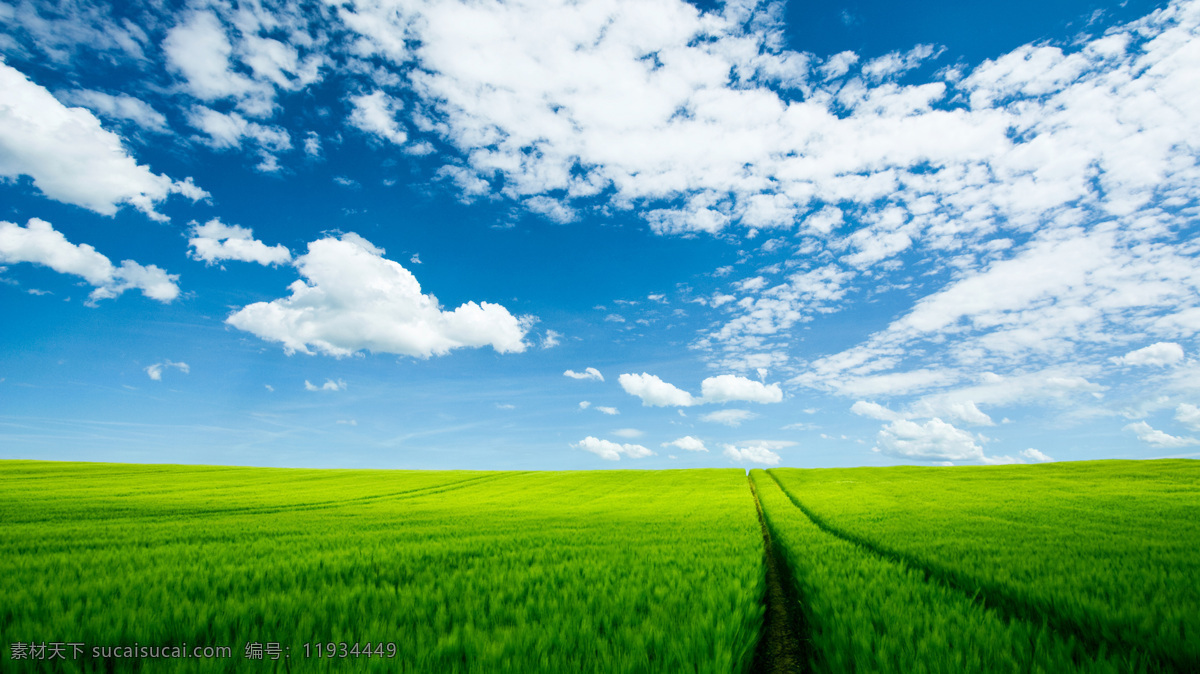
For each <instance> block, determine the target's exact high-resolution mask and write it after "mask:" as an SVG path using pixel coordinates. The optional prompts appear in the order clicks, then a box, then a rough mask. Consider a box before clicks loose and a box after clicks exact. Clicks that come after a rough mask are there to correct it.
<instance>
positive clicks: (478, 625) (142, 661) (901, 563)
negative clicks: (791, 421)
mask: <svg viewBox="0 0 1200 674" xmlns="http://www.w3.org/2000/svg"><path fill="white" fill-rule="evenodd" d="M752 485H753V489H752V488H751V486H752ZM756 494H757V499H758V502H759V503H760V504H761V511H762V513H763V516H764V519H765V522H766V524H767V530H768V531H769V532H770V535H771V536H770V540H771V541H772V545H771V547H770V548H769V549H768V552H773V553H774V554H778V555H780V557H781V558H782V559H783V560H785V561H786V563H785V564H783V565H782V567H783V569H784V573H785V581H786V583H787V584H790V585H791V586H792V587H793V588H794V589H795V591H796V592H795V595H796V597H797V601H796V602H795V603H794V605H789V606H788V608H789V610H790V611H791V615H792V618H790V619H793V620H795V621H796V624H797V625H798V626H799V632H798V633H799V634H800V638H799V639H798V641H799V643H798V648H799V652H800V653H801V658H800V659H801V661H802V662H801V665H802V666H803V667H802V670H803V671H818V672H845V671H857V672H922V671H929V672H960V671H987V672H1048V673H1050V672H1141V671H1146V672H1156V671H1164V672H1172V671H1180V672H1182V671H1197V663H1198V662H1200V660H1198V659H1197V653H1198V652H1200V651H1198V650H1197V645H1198V641H1200V636H1198V635H1200V631H1198V620H1200V594H1198V590H1197V588H1198V587H1200V561H1198V559H1200V555H1198V554H1197V553H1200V462H1194V461H1147V462H1088V463H1074V464H1054V465H1043V466H1008V467H979V468H885V469H874V468H858V469H839V470H798V469H774V470H771V471H758V470H756V471H752V474H751V475H750V477H749V480H748V479H747V475H746V473H745V472H744V471H742V470H736V469H728V470H687V471H605V472H600V471H597V472H561V473H555V472H531V473H513V472H467V471H445V472H438V471H424V472H423V471H366V470H295V469H268V468H219V467H200V466H153V465H122V464H81V463H52V462H28V461H0V531H2V533H3V536H2V537H0V642H2V645H3V648H4V650H5V653H4V654H3V656H2V657H0V670H2V671H54V672H59V671H68V672H70V671H97V672H99V671H155V672H158V671H184V672H199V671H228V672H234V671H263V672H267V671H279V672H284V671H287V672H292V671H298V672H302V671H406V672H467V671H471V672H749V671H772V670H771V668H770V666H769V663H767V664H766V665H764V662H763V661H762V660H761V656H760V657H759V660H758V661H756V655H755V653H756V646H757V645H758V642H759V639H760V635H762V634H764V633H766V632H768V631H769V629H768V626H765V625H764V622H763V615H764V608H763V604H764V601H775V602H782V601H783V600H782V599H781V598H779V597H774V598H772V597H771V596H769V595H768V596H764V595H765V588H766V587H767V585H768V584H767V583H766V582H765V581H766V579H765V573H766V571H765V568H766V567H765V565H764V538H763V529H762V524H761V523H760V519H759V515H758V508H757V507H756ZM31 644H32V645H33V648H34V649H37V648H40V647H41V645H42V644H46V648H47V649H49V650H42V651H31V650H29V649H30V645H31ZM54 644H62V646H61V647H59V648H60V649H61V652H62V654H63V655H65V659H57V660H50V659H47V658H46V654H47V653H48V652H50V651H52V650H53V649H54ZM70 644H82V646H81V647H79V648H78V649H76V648H73V647H71V646H70ZM184 644H186V645H187V648H188V652H189V654H190V653H191V650H192V649H194V648H196V647H202V648H217V647H224V648H228V649H229V651H228V652H227V653H224V654H220V657H218V656H217V655H218V654H216V653H214V654H213V655H214V657H182V658H163V657H159V658H151V657H147V651H145V650H143V651H141V652H140V653H138V652H137V651H133V652H128V651H127V652H126V653H127V654H131V655H133V656H134V657H115V655H116V654H117V653H120V651H118V652H117V653H114V652H113V651H111V650H106V651H100V652H99V655H98V656H97V654H96V653H95V652H94V651H93V649H97V648H107V649H111V648H113V647H121V648H128V647H133V648H139V649H145V648H150V647H153V648H154V649H156V651H155V652H159V651H157V649H160V648H164V647H166V648H175V647H182V646H183V645H184ZM330 644H333V646H332V647H331V646H330ZM343 644H344V647H343ZM331 648H332V653H331V652H330V649H331ZM343 648H344V650H343ZM73 651H75V652H73ZM168 652H169V651H168ZM35 653H38V654H40V655H41V657H34V654H35ZM202 655H203V654H202ZM22 656H24V657H22ZM260 657H261V660H260V659H259V658H260ZM275 658H278V659H275ZM755 668H757V669H755Z"/></svg>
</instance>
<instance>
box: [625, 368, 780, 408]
mask: <svg viewBox="0 0 1200 674" xmlns="http://www.w3.org/2000/svg"><path fill="white" fill-rule="evenodd" d="M617 381H619V382H620V384H621V388H623V389H625V392H626V393H629V394H630V395H635V396H637V397H639V398H641V399H642V405H644V406H647V407H690V406H692V405H703V404H708V403H722V402H732V401H738V402H752V403H777V402H779V401H781V400H783V390H782V389H780V388H779V384H771V385H769V386H768V385H765V384H763V383H762V382H757V381H754V380H753V379H747V378H746V377H741V376H738V375H732V374H723V375H719V376H716V377H709V378H707V379H705V380H704V381H702V382H700V391H701V396H700V397H698V398H697V397H695V396H693V395H692V394H691V393H688V392H687V391H684V390H683V389H680V388H678V387H676V386H674V385H673V384H669V383H667V382H665V381H663V380H662V379H660V378H658V377H657V376H655V375H652V374H648V373H645V372H643V373H642V374H623V375H621V376H620V377H618V379H617Z"/></svg>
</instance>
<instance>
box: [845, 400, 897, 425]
mask: <svg viewBox="0 0 1200 674" xmlns="http://www.w3.org/2000/svg"><path fill="white" fill-rule="evenodd" d="M850 411H851V412H853V413H855V414H857V415H858V416H860V417H870V418H872V419H878V420H880V421H896V420H897V419H903V418H904V415H903V414H900V413H899V412H893V411H892V410H889V409H888V408H886V407H884V406H883V405H880V404H879V403H870V402H867V401H865V400H859V401H858V402H856V403H854V404H853V405H851V406H850Z"/></svg>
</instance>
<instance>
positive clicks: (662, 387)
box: [617, 372, 696, 407]
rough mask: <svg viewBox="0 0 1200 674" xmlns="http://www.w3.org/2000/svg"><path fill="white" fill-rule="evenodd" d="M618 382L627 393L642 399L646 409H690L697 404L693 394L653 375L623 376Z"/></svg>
mask: <svg viewBox="0 0 1200 674" xmlns="http://www.w3.org/2000/svg"><path fill="white" fill-rule="evenodd" d="M617 381H618V382H620V384H621V388H623V389H625V392H626V393H628V394H630V395H635V396H637V397H639V398H641V399H642V405H643V406H646V407H688V406H690V405H694V404H696V401H695V399H694V398H693V397H692V394H690V393H688V392H687V391H684V390H682V389H678V388H676V387H674V386H672V385H671V384H668V383H667V382H665V381H663V380H662V379H659V378H658V377H657V376H655V375H652V374H648V373H645V372H643V373H642V374H623V375H621V376H620V377H618V378H617Z"/></svg>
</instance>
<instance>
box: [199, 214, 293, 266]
mask: <svg viewBox="0 0 1200 674" xmlns="http://www.w3.org/2000/svg"><path fill="white" fill-rule="evenodd" d="M191 233H192V237H191V238H190V239H188V246H190V247H191V248H192V257H194V258H195V259H197V260H202V261H203V262H205V263H207V264H213V263H214V262H217V261H220V260H239V261H242V262H257V263H258V264H261V265H274V264H285V263H288V262H291V261H292V253H291V251H289V250H288V249H287V247H286V246H284V245H282V244H280V245H277V246H268V245H267V244H265V243H263V242H262V241H259V240H257V239H255V238H254V232H253V231H251V230H250V229H249V228H248V227H241V226H238V225H226V224H223V223H222V222H221V221H220V220H219V219H217V218H213V219H212V220H209V221H208V222H206V223H204V224H203V225H200V224H195V223H193V224H192V232H191Z"/></svg>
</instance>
